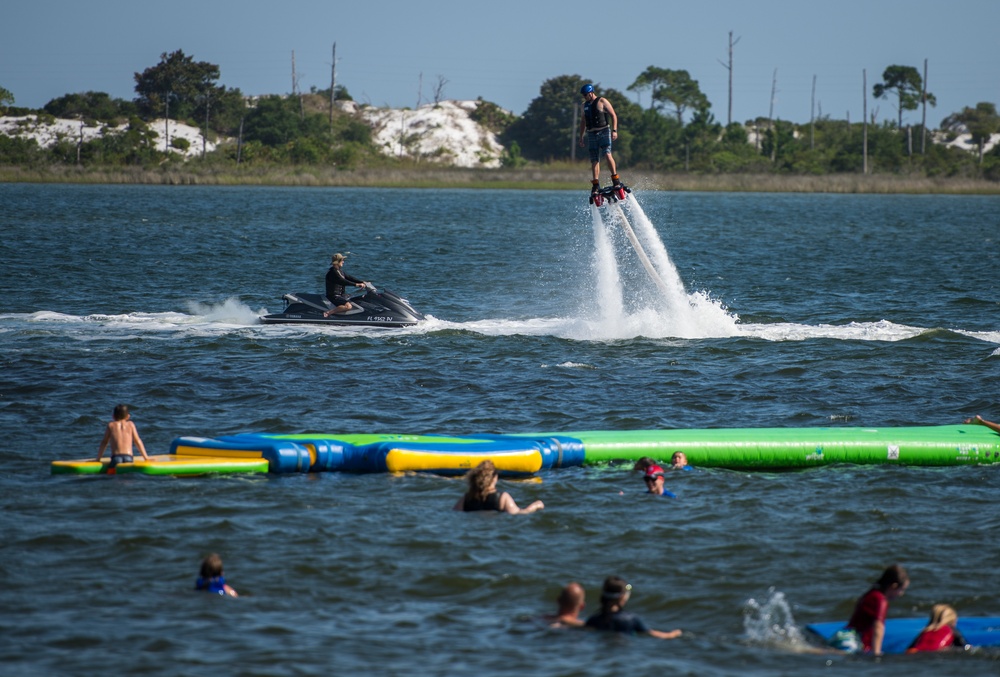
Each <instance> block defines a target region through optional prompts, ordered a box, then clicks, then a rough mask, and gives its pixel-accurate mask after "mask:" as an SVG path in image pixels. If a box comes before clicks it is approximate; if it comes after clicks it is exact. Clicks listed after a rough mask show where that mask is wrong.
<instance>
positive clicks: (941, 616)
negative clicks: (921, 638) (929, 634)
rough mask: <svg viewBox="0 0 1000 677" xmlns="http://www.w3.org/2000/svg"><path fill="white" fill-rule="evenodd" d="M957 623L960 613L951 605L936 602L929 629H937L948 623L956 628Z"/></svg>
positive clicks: (932, 610) (932, 609) (932, 608)
mask: <svg viewBox="0 0 1000 677" xmlns="http://www.w3.org/2000/svg"><path fill="white" fill-rule="evenodd" d="M956 623H958V614H957V613H956V612H955V610H954V609H953V608H952V607H951V606H949V605H947V604H935V605H934V606H933V607H931V619H930V624H929V625H928V626H927V628H928V629H929V630H937V629H939V628H943V627H944V626H946V625H947V626H948V627H952V628H954V627H955V624H956Z"/></svg>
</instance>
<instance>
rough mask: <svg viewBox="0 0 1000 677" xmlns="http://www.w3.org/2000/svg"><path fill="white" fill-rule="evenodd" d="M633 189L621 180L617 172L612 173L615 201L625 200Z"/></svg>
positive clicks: (612, 188) (612, 189)
mask: <svg viewBox="0 0 1000 677" xmlns="http://www.w3.org/2000/svg"><path fill="white" fill-rule="evenodd" d="M631 192H632V189H631V188H629V187H628V186H626V185H625V184H624V183H622V182H621V179H619V178H618V175H617V174H612V175H611V194H612V195H614V201H615V202H618V201H619V200H622V201H624V200H625V194H626V193H631Z"/></svg>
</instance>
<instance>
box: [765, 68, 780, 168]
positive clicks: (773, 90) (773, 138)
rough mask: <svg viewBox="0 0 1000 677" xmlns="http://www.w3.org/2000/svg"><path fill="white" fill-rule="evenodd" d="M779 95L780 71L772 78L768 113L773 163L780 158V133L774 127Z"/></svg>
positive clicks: (775, 72)
mask: <svg viewBox="0 0 1000 677" xmlns="http://www.w3.org/2000/svg"><path fill="white" fill-rule="evenodd" d="M777 93H778V69H777V68H775V69H774V76H773V77H772V78H771V107H770V108H769V109H768V111H767V124H768V126H769V127H770V129H771V162H774V161H775V160H776V159H777V158H778V132H777V129H775V126H774V97H775V95H776V94H777Z"/></svg>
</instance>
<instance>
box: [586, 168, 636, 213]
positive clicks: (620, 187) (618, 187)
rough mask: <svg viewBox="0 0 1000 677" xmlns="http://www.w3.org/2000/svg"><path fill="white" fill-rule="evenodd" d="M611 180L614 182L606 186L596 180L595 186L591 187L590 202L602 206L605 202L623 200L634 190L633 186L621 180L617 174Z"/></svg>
mask: <svg viewBox="0 0 1000 677" xmlns="http://www.w3.org/2000/svg"><path fill="white" fill-rule="evenodd" d="M611 180H612V184H611V185H610V186H605V187H604V188H601V187H600V186H599V185H598V184H597V182H596V181H595V182H594V185H593V187H592V188H591V189H590V204H592V205H594V206H596V207H600V206H602V205H603V204H604V203H605V202H612V203H614V202H622V201H624V200H625V199H626V198H627V197H628V194H629V193H631V192H632V189H631V188H629V187H628V186H626V185H625V184H624V183H622V182H621V180H620V179H619V178H618V175H617V174H615V175H614V176H613V177H612V179H611Z"/></svg>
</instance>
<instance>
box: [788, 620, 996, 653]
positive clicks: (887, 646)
mask: <svg viewBox="0 0 1000 677" xmlns="http://www.w3.org/2000/svg"><path fill="white" fill-rule="evenodd" d="M846 624H847V623H846V622H845V621H834V622H831V623H813V624H811V625H807V626H806V630H808V631H809V632H810V633H812V634H813V635H814V636H815V637H817V638H819V639H820V640H821V641H822V642H823V643H825V644H828V643H829V642H830V640H832V639H833V636H834V634H836V632H837V631H838V630H841V629H843V628H844V626H845V625H846ZM926 625H927V618H926V617H924V618H890V619H887V620H886V622H885V637H884V638H883V639H882V652H883V653H906V649H907V648H908V647H909V646H910V644H911V643H913V640H914V639H916V637H917V635H919V634H920V631H921V630H923V629H924V627H925V626H926ZM956 627H957V628H958V630H959V632H961V633H962V636H963V637H964V638H965V641H966V643H967V644H968V645H969V646H1000V617H978V618H970V617H965V616H962V617H959V619H958V623H957V625H956Z"/></svg>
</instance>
